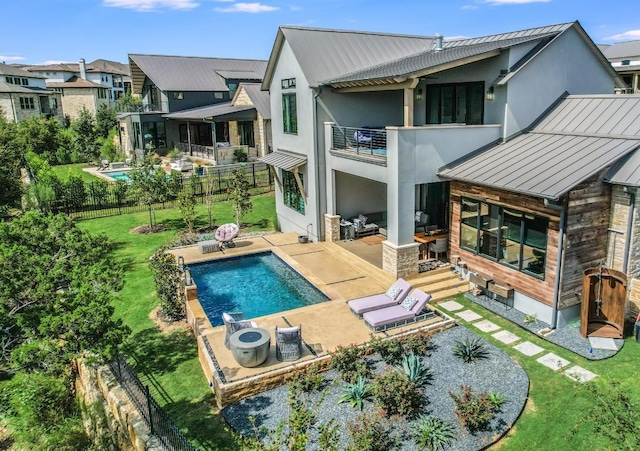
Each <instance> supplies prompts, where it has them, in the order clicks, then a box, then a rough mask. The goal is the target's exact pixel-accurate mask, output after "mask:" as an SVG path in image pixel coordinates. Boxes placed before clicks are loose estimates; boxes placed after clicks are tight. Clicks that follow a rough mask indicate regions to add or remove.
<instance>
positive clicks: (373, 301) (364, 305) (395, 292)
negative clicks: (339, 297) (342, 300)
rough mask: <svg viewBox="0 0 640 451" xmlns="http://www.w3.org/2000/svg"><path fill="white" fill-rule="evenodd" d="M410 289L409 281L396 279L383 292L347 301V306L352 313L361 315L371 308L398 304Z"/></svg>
mask: <svg viewBox="0 0 640 451" xmlns="http://www.w3.org/2000/svg"><path fill="white" fill-rule="evenodd" d="M410 290H411V284H409V282H407V281H406V280H404V279H398V280H396V281H395V282H394V284H393V285H391V287H389V289H388V290H387V291H386V292H385V293H380V294H374V295H371V296H366V297H363V298H358V299H352V300H350V301H349V302H348V304H349V308H350V309H351V311H352V312H353V313H355V314H356V315H358V316H361V315H362V314H364V313H366V312H370V311H372V310H376V309H381V308H385V307H390V306H393V305H398V304H400V303H401V302H402V301H403V300H404V298H405V297H406V296H407V294H409V291H410Z"/></svg>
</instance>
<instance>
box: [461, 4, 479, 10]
mask: <svg viewBox="0 0 640 451" xmlns="http://www.w3.org/2000/svg"><path fill="white" fill-rule="evenodd" d="M460 9H461V10H463V11H464V10H469V9H478V7H477V6H476V5H464V6H463V7H462V8H460Z"/></svg>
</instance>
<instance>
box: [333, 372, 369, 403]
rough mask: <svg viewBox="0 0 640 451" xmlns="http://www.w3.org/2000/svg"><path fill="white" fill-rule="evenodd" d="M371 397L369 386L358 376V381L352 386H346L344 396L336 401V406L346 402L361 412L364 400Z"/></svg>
mask: <svg viewBox="0 0 640 451" xmlns="http://www.w3.org/2000/svg"><path fill="white" fill-rule="evenodd" d="M369 397H371V386H370V385H368V384H367V382H366V381H365V380H364V378H363V377H362V376H361V375H358V380H357V381H356V382H355V383H353V384H347V386H346V388H345V391H344V394H343V395H342V397H341V398H340V400H339V401H338V404H340V403H343V402H348V403H349V404H351V405H352V406H353V407H357V408H358V409H360V410H362V408H363V407H364V400H365V399H368V398H369Z"/></svg>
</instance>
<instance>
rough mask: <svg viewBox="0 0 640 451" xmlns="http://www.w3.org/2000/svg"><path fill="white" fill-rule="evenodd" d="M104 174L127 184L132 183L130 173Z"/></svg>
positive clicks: (115, 172)
mask: <svg viewBox="0 0 640 451" xmlns="http://www.w3.org/2000/svg"><path fill="white" fill-rule="evenodd" d="M103 174H104V175H106V176H107V177H110V178H112V179H114V180H124V181H125V182H129V181H131V179H130V178H129V171H114V172H103Z"/></svg>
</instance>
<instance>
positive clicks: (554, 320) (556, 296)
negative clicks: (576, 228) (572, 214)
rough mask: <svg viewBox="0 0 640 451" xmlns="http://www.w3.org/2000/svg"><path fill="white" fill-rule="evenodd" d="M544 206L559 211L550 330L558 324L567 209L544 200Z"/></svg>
mask: <svg viewBox="0 0 640 451" xmlns="http://www.w3.org/2000/svg"><path fill="white" fill-rule="evenodd" d="M544 206H545V207H547V208H550V209H552V210H555V211H559V212H560V228H559V230H558V258H557V259H556V281H555V286H554V287H553V306H552V308H551V330H553V329H555V328H556V327H557V326H558V303H559V302H560V274H561V266H562V254H563V246H564V233H565V228H566V226H567V225H566V220H567V211H566V207H565V205H555V204H551V203H549V200H548V199H545V200H544Z"/></svg>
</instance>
